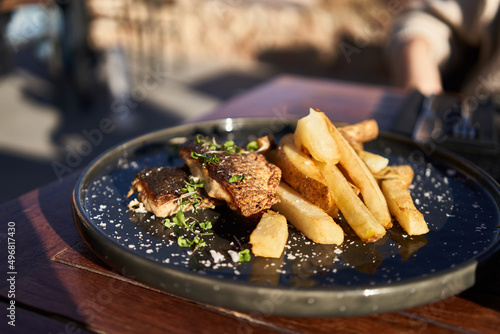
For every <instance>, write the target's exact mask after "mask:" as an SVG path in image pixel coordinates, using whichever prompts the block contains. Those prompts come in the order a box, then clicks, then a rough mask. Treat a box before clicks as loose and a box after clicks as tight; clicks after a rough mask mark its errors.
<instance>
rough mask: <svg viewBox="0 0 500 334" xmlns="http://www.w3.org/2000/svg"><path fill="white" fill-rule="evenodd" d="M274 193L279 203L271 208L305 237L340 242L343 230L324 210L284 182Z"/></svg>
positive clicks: (326, 242) (334, 242) (325, 241)
mask: <svg viewBox="0 0 500 334" xmlns="http://www.w3.org/2000/svg"><path fill="white" fill-rule="evenodd" d="M276 194H277V195H278V197H279V198H280V203H278V204H275V205H273V207H272V208H273V210H276V211H277V212H279V213H280V214H282V215H284V216H285V217H286V219H287V220H288V221H289V222H290V223H291V224H292V225H293V226H295V227H296V228H297V229H298V230H299V231H300V232H302V233H303V234H304V235H305V236H306V237H308V238H309V239H311V240H312V241H314V242H317V243H319V244H336V245H340V244H342V242H343V241H344V231H343V230H342V228H341V227H340V226H339V225H338V224H337V223H335V221H334V220H333V218H332V217H331V216H329V215H328V214H327V213H326V212H325V211H323V210H321V209H320V208H319V207H317V206H316V205H314V204H312V203H310V202H308V201H307V200H306V199H304V197H302V196H301V195H300V194H299V193H298V192H296V191H295V190H293V189H292V188H291V187H290V186H289V185H287V184H285V183H284V182H281V183H280V185H279V186H278V189H277V191H276ZM384 232H385V230H384Z"/></svg>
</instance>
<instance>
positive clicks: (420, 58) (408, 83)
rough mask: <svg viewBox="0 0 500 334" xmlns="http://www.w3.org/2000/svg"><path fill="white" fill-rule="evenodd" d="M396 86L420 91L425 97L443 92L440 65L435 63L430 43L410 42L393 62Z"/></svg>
mask: <svg viewBox="0 0 500 334" xmlns="http://www.w3.org/2000/svg"><path fill="white" fill-rule="evenodd" d="M391 65H392V68H393V71H394V73H393V76H394V79H395V84H396V85H398V86H401V87H405V88H409V89H418V90H419V91H420V92H421V93H422V94H424V95H432V94H439V93H441V92H442V91H443V87H442V83H441V75H440V72H439V65H438V64H437V63H436V62H435V61H434V59H433V57H432V52H431V50H430V47H429V45H428V43H427V42H426V41H425V39H423V38H414V39H412V40H410V41H408V42H407V43H406V44H405V45H404V46H403V47H402V48H401V49H400V50H399V51H398V52H397V55H396V57H395V59H394V60H393V64H391Z"/></svg>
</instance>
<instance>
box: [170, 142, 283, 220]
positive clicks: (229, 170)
mask: <svg viewBox="0 0 500 334" xmlns="http://www.w3.org/2000/svg"><path fill="white" fill-rule="evenodd" d="M192 152H194V154H193V153H192ZM179 155H180V157H181V158H182V159H183V160H184V162H185V163H186V164H187V165H188V166H189V169H190V170H191V174H192V175H193V176H195V177H199V178H201V179H203V180H204V181H205V190H206V191H207V194H208V196H210V197H213V198H216V199H220V200H224V201H226V202H227V204H228V206H229V207H230V208H231V209H233V210H240V211H241V213H242V215H243V216H245V217H249V216H252V215H254V214H257V213H260V212H262V211H264V210H267V209H269V208H270V207H271V206H272V205H273V204H276V203H278V202H279V198H278V196H277V195H276V189H277V188H278V185H279V183H280V180H281V170H280V169H279V168H278V167H277V166H275V165H273V164H271V163H269V162H268V161H267V160H266V158H265V157H264V156H263V155H262V154H260V153H248V152H247V153H227V152H221V151H213V150H212V149H211V148H210V147H209V145H206V144H204V143H199V142H197V141H189V142H186V143H184V144H182V145H181V146H180V148H179ZM193 155H194V156H195V157H196V156H197V158H195V157H193ZM203 155H206V156H208V157H212V159H209V161H208V162H207V160H204V158H203V157H202V156H203ZM214 157H216V158H214Z"/></svg>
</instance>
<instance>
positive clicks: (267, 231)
mask: <svg viewBox="0 0 500 334" xmlns="http://www.w3.org/2000/svg"><path fill="white" fill-rule="evenodd" d="M287 239H288V224H287V221H286V218H285V216H283V215H280V214H279V213H276V212H274V211H271V210H268V211H267V212H265V213H264V214H263V215H262V218H261V219H260V221H259V223H258V224H257V227H256V228H255V229H254V230H253V232H252V234H250V244H251V245H252V253H253V254H255V255H256V256H262V257H272V258H279V257H280V256H281V254H282V253H283V250H284V249H285V245H286V241H287Z"/></svg>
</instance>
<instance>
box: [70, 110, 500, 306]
mask: <svg viewBox="0 0 500 334" xmlns="http://www.w3.org/2000/svg"><path fill="white" fill-rule="evenodd" d="M295 122H296V121H295V120H289V119H279V118H269V119H255V118H253V119H252V118H249V119H225V120H217V121H211V122H205V123H197V124H188V125H182V126H178V127H174V128H170V129H165V130H162V131H158V132H154V133H151V134H148V135H145V136H142V137H139V138H137V139H134V140H131V141H129V142H126V143H124V144H122V145H119V146H116V147H115V148H112V149H110V150H109V151H107V152H105V153H104V154H102V155H101V156H99V157H98V158H97V159H96V160H94V161H93V162H92V163H91V164H90V165H89V166H88V167H87V168H86V169H85V170H84V171H83V172H82V174H81V176H80V177H79V179H78V181H77V183H76V186H75V189H74V193H73V196H74V198H73V207H74V217H75V223H76V226H77V228H78V230H79V232H80V234H81V236H82V238H83V239H84V240H85V241H86V243H87V244H88V245H89V247H90V248H91V249H92V250H93V251H94V252H95V253H96V254H97V255H98V256H100V257H101V258H102V259H103V260H104V261H106V262H107V263H108V264H110V265H111V266H112V267H114V268H115V269H116V270H118V271H119V272H121V273H122V274H124V275H127V276H129V277H132V278H134V279H136V280H138V281H140V282H143V283H145V284H147V285H150V286H152V287H154V288H158V289H161V290H164V291H166V292H169V293H172V294H174V295H177V296H179V297H183V298H188V299H190V300H193V301H197V302H202V303H207V304H211V305H216V306H222V307H226V308H230V309H234V310H239V311H246V312H257V313H261V314H263V315H285V316H347V315H360V314H368V313H379V312H386V311H392V310H397V309H405V308H409V307H413V306H417V305H422V304H426V303H430V302H434V301H437V300H441V299H444V298H447V297H449V296H452V295H454V294H457V293H459V292H461V291H463V290H465V289H467V288H469V287H471V286H472V285H473V284H474V281H475V271H476V266H477V264H478V263H479V262H481V261H483V260H484V259H486V258H487V257H488V256H490V255H491V254H493V253H494V252H496V251H497V250H498V249H499V248H500V242H499V227H498V225H499V223H500V215H499V207H500V205H499V204H500V187H499V185H498V184H497V183H496V182H495V181H494V180H493V179H492V178H491V177H490V176H488V175H487V174H486V173H484V172H483V171H481V170H480V169H478V168H477V167H475V166H473V165H472V164H470V163H467V162H464V161H462V160H461V159H460V158H458V157H457V156H455V155H453V154H450V153H447V152H444V151H442V150H439V149H437V148H436V147H433V146H430V145H418V144H415V143H413V142H411V141H409V140H407V139H405V138H402V137H398V136H394V135H390V134H381V135H380V136H379V138H378V139H377V140H375V141H373V142H371V143H367V144H366V145H365V147H366V149H367V150H368V151H371V152H374V153H379V154H383V155H384V156H386V157H388V158H389V159H390V163H391V164H410V165H411V166H412V167H413V169H414V171H415V178H414V182H413V185H412V188H411V192H412V196H413V198H414V200H415V203H416V206H417V208H418V209H419V210H420V211H421V212H422V213H423V214H424V217H425V219H426V221H427V223H428V225H429V229H430V232H429V233H428V234H426V235H424V236H408V235H407V234H406V233H405V232H404V231H403V230H402V229H401V228H400V227H399V225H398V224H397V223H396V224H395V226H394V227H393V228H392V229H390V230H388V233H387V234H386V236H385V237H383V238H382V239H381V240H379V241H377V242H375V243H370V244H365V243H362V242H361V241H360V240H359V238H358V237H357V236H356V235H355V234H354V233H353V232H352V230H351V229H350V228H349V226H348V225H347V224H346V223H345V222H344V221H342V219H340V220H339V223H340V224H341V226H342V227H343V228H344V231H345V234H346V237H345V241H344V243H343V244H342V245H341V246H334V245H332V246H330V245H319V244H315V243H313V242H311V241H309V240H308V239H307V238H305V237H304V236H303V235H302V234H301V233H300V232H298V231H296V230H295V229H294V228H292V227H291V228H290V236H289V240H288V243H287V246H286V249H285V253H284V254H283V256H282V257H281V258H280V259H268V258H257V257H254V256H252V258H251V260H250V261H249V262H246V263H241V262H238V261H237V260H236V259H235V258H234V256H235V254H237V252H239V251H240V250H243V249H246V248H249V247H250V246H249V244H248V236H249V234H250V232H251V230H252V228H253V226H254V225H253V223H252V222H248V221H247V220H245V219H243V218H242V217H241V216H240V215H238V214H237V213H235V212H232V211H231V210H229V209H227V208H225V207H219V208H217V209H215V210H205V211H204V212H202V218H207V219H210V220H211V221H212V223H213V232H214V234H213V235H212V236H207V237H205V241H206V242H207V244H208V246H207V247H205V248H202V249H199V250H197V251H196V252H192V251H190V250H189V249H188V248H181V247H179V246H178V244H177V241H176V240H177V239H176V233H175V231H174V230H172V229H164V227H163V225H162V219H161V218H157V217H154V216H152V215H151V214H149V213H146V214H141V213H133V212H129V210H128V209H127V204H128V203H129V201H130V200H131V199H132V198H127V197H126V195H127V192H128V190H129V188H130V184H131V182H132V180H133V179H134V176H135V174H136V173H137V172H139V171H140V170H142V169H143V168H145V167H152V166H165V165H170V166H175V165H180V164H182V160H181V159H180V158H179V157H178V156H177V150H176V148H177V145H178V144H179V143H180V142H181V141H182V140H183V138H185V137H189V136H194V135H195V134H197V133H204V134H206V135H212V136H215V137H217V138H219V140H220V141H223V140H226V139H233V140H235V141H236V142H238V143H240V144H244V143H246V142H248V141H250V140H253V139H255V138H256V137H260V136H263V135H267V134H272V135H274V136H275V137H277V138H279V137H280V136H282V135H283V134H284V133H288V132H291V131H293V129H294V127H295Z"/></svg>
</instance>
